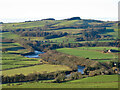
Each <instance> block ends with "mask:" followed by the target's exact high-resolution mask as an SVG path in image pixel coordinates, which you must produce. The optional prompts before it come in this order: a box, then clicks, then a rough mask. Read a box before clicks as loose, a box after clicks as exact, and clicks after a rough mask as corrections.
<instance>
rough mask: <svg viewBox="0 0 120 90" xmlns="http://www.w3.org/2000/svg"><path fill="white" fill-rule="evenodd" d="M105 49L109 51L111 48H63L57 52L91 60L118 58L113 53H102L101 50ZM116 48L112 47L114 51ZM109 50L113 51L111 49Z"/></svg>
mask: <svg viewBox="0 0 120 90" xmlns="http://www.w3.org/2000/svg"><path fill="white" fill-rule="evenodd" d="M104 48H106V49H108V48H109V47H88V48H87V47H79V48H61V49H57V51H59V52H62V53H66V54H70V55H75V56H79V57H85V58H90V59H114V58H115V57H117V55H116V54H113V53H102V51H101V50H103V49H104ZM114 48H115V47H112V49H114ZM109 49H111V47H110V48H109ZM115 49H117V48H115Z"/></svg>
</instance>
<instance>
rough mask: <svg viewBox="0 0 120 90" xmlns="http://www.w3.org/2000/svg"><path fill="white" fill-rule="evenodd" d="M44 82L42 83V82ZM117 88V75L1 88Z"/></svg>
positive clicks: (15, 84)
mask: <svg viewBox="0 0 120 90" xmlns="http://www.w3.org/2000/svg"><path fill="white" fill-rule="evenodd" d="M42 82H44V81H42ZM36 87H37V88H118V75H103V76H95V77H88V78H83V79H79V80H72V81H68V82H64V83H41V81H39V82H33V83H29V82H28V83H22V85H18V83H14V84H13V85H11V86H8V85H7V84H3V88H36Z"/></svg>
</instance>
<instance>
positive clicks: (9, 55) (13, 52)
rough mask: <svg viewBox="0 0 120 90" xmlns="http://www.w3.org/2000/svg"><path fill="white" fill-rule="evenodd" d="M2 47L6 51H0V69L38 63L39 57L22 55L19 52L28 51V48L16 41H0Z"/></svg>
mask: <svg viewBox="0 0 120 90" xmlns="http://www.w3.org/2000/svg"><path fill="white" fill-rule="evenodd" d="M2 48H6V49H7V51H6V52H2V70H5V69H11V68H17V67H22V66H29V65H33V64H39V63H40V59H35V58H27V57H24V56H22V55H21V54H24V53H28V52H29V50H27V49H25V48H23V47H22V46H21V45H20V44H18V43H7V42H4V43H2Z"/></svg>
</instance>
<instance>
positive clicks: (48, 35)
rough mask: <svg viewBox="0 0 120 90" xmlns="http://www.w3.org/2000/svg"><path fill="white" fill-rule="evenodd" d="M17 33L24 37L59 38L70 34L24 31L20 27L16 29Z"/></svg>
mask: <svg viewBox="0 0 120 90" xmlns="http://www.w3.org/2000/svg"><path fill="white" fill-rule="evenodd" d="M16 33H17V34H19V35H21V36H23V37H45V39H51V38H58V37H63V36H67V35H68V33H67V32H64V33H63V32H42V31H24V30H19V29H18V30H17V31H16Z"/></svg>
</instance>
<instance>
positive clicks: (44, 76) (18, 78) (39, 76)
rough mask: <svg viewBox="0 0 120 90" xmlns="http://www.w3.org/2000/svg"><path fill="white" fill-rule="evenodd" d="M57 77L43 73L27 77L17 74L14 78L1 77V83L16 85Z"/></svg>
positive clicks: (53, 74) (54, 74)
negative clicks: (17, 83)
mask: <svg viewBox="0 0 120 90" xmlns="http://www.w3.org/2000/svg"><path fill="white" fill-rule="evenodd" d="M56 76H57V73H44V74H40V73H39V74H36V73H31V74H28V75H24V74H19V75H14V76H2V77H1V78H2V83H3V84H5V83H16V82H28V81H38V80H48V79H54V78H55V77H56Z"/></svg>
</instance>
